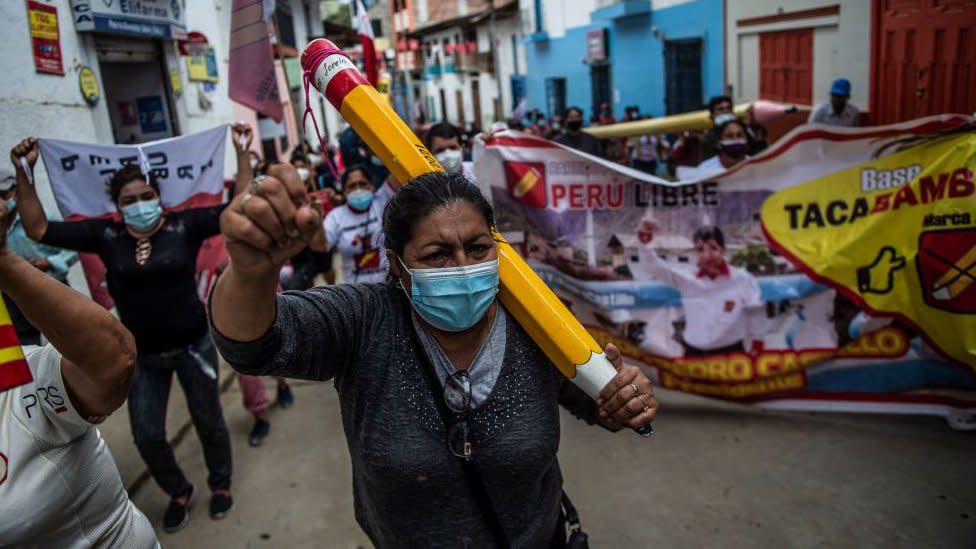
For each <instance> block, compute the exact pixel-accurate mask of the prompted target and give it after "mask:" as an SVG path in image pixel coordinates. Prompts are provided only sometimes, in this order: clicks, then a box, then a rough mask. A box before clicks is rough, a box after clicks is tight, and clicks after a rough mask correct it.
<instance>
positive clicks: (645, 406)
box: [635, 395, 647, 412]
mask: <svg viewBox="0 0 976 549" xmlns="http://www.w3.org/2000/svg"><path fill="white" fill-rule="evenodd" d="M635 396H636V397H637V400H639V401H641V404H643V405H644V411H645V412H646V411H647V401H646V400H644V397H642V396H641V395H635Z"/></svg>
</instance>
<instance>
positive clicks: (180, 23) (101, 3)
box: [71, 0, 186, 39]
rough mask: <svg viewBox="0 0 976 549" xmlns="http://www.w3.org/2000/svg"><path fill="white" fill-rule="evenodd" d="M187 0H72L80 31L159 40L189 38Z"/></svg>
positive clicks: (77, 27) (75, 18)
mask: <svg viewBox="0 0 976 549" xmlns="http://www.w3.org/2000/svg"><path fill="white" fill-rule="evenodd" d="M185 5H186V0H118V1H111V0H71V16H72V18H73V19H74V20H75V29H77V30H78V31H79V32H105V33H112V34H128V35H133V36H148V37H151V38H158V39H174V38H175V39H181V38H185V37H186V17H185V16H186V13H185V12H186V9H185Z"/></svg>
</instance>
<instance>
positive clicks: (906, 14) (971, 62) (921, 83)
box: [871, 0, 976, 124]
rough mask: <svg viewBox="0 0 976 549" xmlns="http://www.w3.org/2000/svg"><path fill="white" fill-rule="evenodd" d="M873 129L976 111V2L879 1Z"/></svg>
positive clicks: (956, 0) (875, 1)
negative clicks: (934, 115) (878, 126)
mask: <svg viewBox="0 0 976 549" xmlns="http://www.w3.org/2000/svg"><path fill="white" fill-rule="evenodd" d="M874 16H875V25H876V27H877V28H876V31H875V34H874V36H875V44H874V63H873V66H874V70H873V82H872V88H873V92H872V107H871V110H872V116H871V122H872V123H873V124H889V123H892V122H900V121H903V120H911V119H913V118H918V117H921V116H929V115H933V114H940V113H972V112H973V111H974V110H976V0H874Z"/></svg>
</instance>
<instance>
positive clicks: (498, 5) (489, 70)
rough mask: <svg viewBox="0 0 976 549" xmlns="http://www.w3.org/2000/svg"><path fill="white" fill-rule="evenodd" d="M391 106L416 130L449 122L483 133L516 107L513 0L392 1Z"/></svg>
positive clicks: (519, 53)
mask: <svg viewBox="0 0 976 549" xmlns="http://www.w3.org/2000/svg"><path fill="white" fill-rule="evenodd" d="M392 8H393V11H392V13H391V19H392V21H393V25H392V26H393V28H394V32H395V35H396V39H395V44H396V60H397V69H396V76H395V77H394V81H395V82H394V90H395V93H394V95H395V99H394V104H395V105H396V106H397V110H398V112H400V113H401V116H403V117H404V118H405V119H406V120H408V121H409V122H411V123H413V124H414V125H418V126H419V125H423V124H426V123H431V122H439V121H443V120H446V121H448V122H451V123H454V124H457V125H459V126H468V125H471V126H475V127H481V128H485V127H487V126H488V125H489V124H490V123H491V122H493V121H495V120H499V119H504V118H506V117H507V115H508V114H509V113H510V112H511V110H512V109H513V108H514V105H513V93H512V84H511V82H512V80H513V77H517V75H518V74H519V71H520V69H521V68H524V67H525V66H526V65H525V58H524V53H523V52H524V49H523V48H522V47H521V46H520V45H519V42H518V37H519V35H520V32H521V25H520V23H519V12H518V2H517V1H516V0H504V1H503V0H495V2H494V3H493V4H492V3H490V2H487V1H485V0H467V1H465V0H405V1H401V2H393V6H392Z"/></svg>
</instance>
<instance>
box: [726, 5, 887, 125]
mask: <svg viewBox="0 0 976 549" xmlns="http://www.w3.org/2000/svg"><path fill="white" fill-rule="evenodd" d="M725 25H726V26H725V32H726V36H727V37H728V44H727V46H728V47H727V49H726V66H728V67H729V71H728V74H727V78H728V82H729V85H730V86H731V89H732V95H733V98H734V99H735V100H736V101H749V100H752V99H756V98H759V97H762V98H764V99H775V100H780V101H784V102H789V103H795V104H797V105H798V106H811V105H815V104H817V103H819V102H821V101H826V100H827V99H828V96H829V93H828V92H829V90H830V83H831V82H832V81H833V80H834V79H835V78H839V77H844V78H847V79H848V80H850V81H851V88H852V91H851V102H853V103H854V104H855V105H857V106H858V108H860V109H861V110H862V111H867V110H868V103H869V102H868V98H869V97H870V75H871V71H870V67H871V61H870V56H871V32H870V28H871V3H870V2H866V1H863V0H839V1H837V0H832V1H831V2H829V3H826V2H823V1H822V0H819V1H818V0H794V1H790V2H777V3H776V4H775V5H773V4H771V3H769V2H764V1H762V0H728V1H727V3H726V21H725ZM761 55H763V56H764V57H761ZM780 57H782V59H780ZM764 71H765V72H764Z"/></svg>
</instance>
